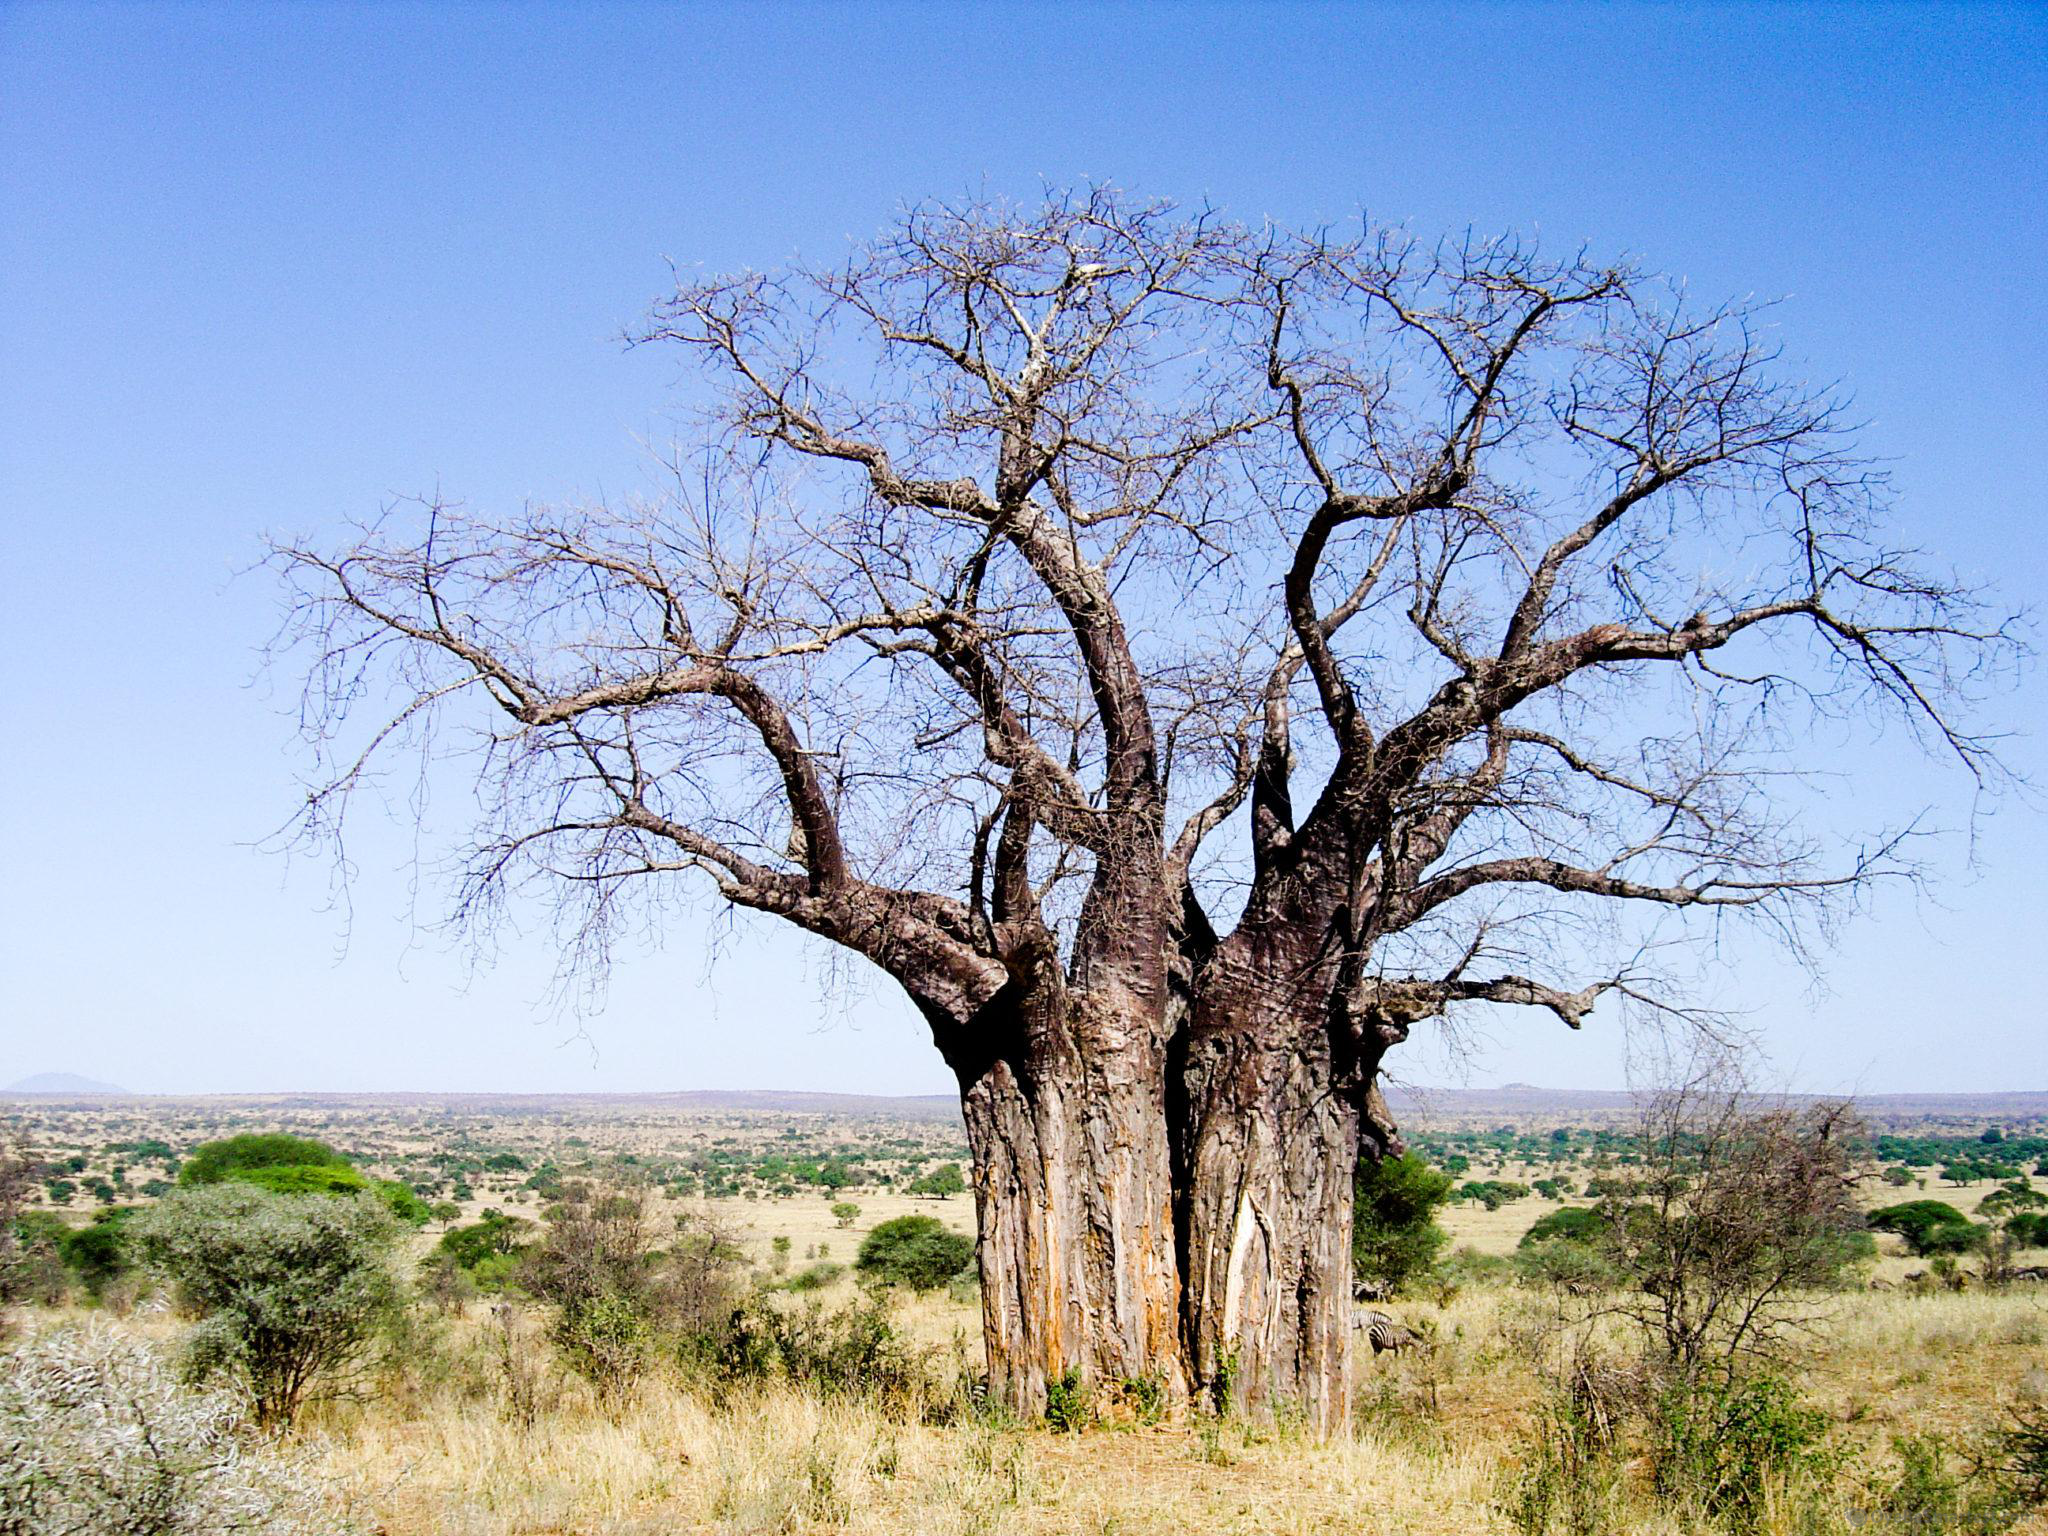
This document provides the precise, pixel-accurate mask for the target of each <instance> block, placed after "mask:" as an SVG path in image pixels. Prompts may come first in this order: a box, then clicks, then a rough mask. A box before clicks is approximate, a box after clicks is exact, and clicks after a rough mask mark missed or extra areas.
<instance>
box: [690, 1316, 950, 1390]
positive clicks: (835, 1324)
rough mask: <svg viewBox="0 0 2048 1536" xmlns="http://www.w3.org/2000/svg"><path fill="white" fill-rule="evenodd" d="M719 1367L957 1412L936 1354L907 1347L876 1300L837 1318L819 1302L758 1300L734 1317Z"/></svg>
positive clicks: (736, 1374) (741, 1375)
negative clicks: (782, 1304) (788, 1304)
mask: <svg viewBox="0 0 2048 1536" xmlns="http://www.w3.org/2000/svg"><path fill="white" fill-rule="evenodd" d="M718 1366H719V1369H720V1371H721V1373H722V1374H723V1375H725V1376H726V1377H728V1378H731V1379H759V1378H763V1377H779V1378H782V1379H786V1380H788V1381H791V1382H795V1383H797V1384H798V1385H800V1386H804V1387H807V1388H809V1389H810V1390H812V1391H815V1392H820V1393H823V1394H826V1395H834V1396H839V1395H843V1396H847V1397H857V1398H862V1399H865V1400H868V1401H872V1402H876V1403H879V1404H881V1405H883V1406H885V1407H888V1408H891V1409H894V1410H897V1411H905V1410H915V1411H916V1412H918V1413H920V1414H922V1415H923V1416H925V1417H928V1418H931V1417H945V1416H949V1415H950V1413H951V1411H952V1410H953V1409H954V1408H955V1407H956V1406H957V1394H955V1393H954V1392H951V1391H949V1390H948V1384H947V1383H946V1382H944V1381H943V1380H942V1379H941V1377H940V1375H939V1373H938V1371H937V1369H936V1368H935V1364H934V1360H933V1357H932V1356H931V1354H930V1353H929V1352H926V1351H919V1350H916V1349H914V1348H912V1347H911V1346H910V1345H909V1344H908V1343H906V1342H905V1341H904V1339H903V1338H902V1337H901V1335H899V1334H898V1333H897V1331H896V1328H895V1325H894V1324H893V1323H891V1322H890V1321H889V1314H888V1311H887V1309H886V1308H885V1307H883V1306H882V1305H881V1303H879V1302H878V1301H876V1300H874V1299H873V1298H868V1299H865V1300H862V1301H858V1302H856V1303H855V1304H854V1305H852V1306H850V1307H841V1308H837V1309H834V1310H827V1309H826V1308H825V1306H824V1305H823V1304H822V1303H820V1302H818V1301H816V1300H811V1301H809V1302H806V1303H805V1304H804V1305H803V1306H801V1307H796V1308H793V1309H790V1310H784V1309H782V1308H779V1307H777V1306H775V1305H774V1304H773V1303H772V1302H770V1301H769V1300H768V1299H767V1298H765V1297H762V1296H759V1295H757V1296H755V1297H753V1298H752V1299H751V1300H750V1301H748V1302H747V1303H746V1304H745V1305H744V1306H742V1307H741V1308H740V1309H739V1310H738V1312H737V1313H736V1315H735V1316H734V1317H733V1319H732V1323H731V1327H730V1329H729V1331H728V1333H727V1336H726V1339H725V1341H724V1343H723V1346H722V1347H721V1349H720V1351H719V1357H718Z"/></svg>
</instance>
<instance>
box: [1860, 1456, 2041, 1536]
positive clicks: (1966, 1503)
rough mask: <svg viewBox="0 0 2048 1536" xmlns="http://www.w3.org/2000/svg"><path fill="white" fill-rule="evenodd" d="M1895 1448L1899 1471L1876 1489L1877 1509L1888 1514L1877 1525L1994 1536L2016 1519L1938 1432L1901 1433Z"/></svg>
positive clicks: (1943, 1535)
mask: <svg viewBox="0 0 2048 1536" xmlns="http://www.w3.org/2000/svg"><path fill="white" fill-rule="evenodd" d="M1892 1449H1893V1450H1894V1451H1895V1452H1896V1453H1897V1455H1898V1458H1899V1475H1898V1477H1897V1478H1896V1479H1894V1480H1893V1481H1892V1482H1891V1483H1890V1484H1889V1485H1888V1486H1884V1487H1881V1488H1879V1489H1877V1490H1875V1491H1876V1494H1877V1498H1876V1501H1875V1502H1876V1507H1877V1509H1878V1510H1879V1511H1881V1512H1882V1514H1883V1516H1884V1517H1885V1518H1884V1522H1883V1524H1881V1525H1877V1527H1876V1528H1877V1529H1880V1530H1903V1531H1917V1532H1925V1533H1928V1536H1993V1533H1995V1532H1998V1531H2003V1530H2005V1529H2007V1528H2008V1527H2009V1526H2010V1525H2011V1524H2012V1523H2013V1519H2014V1516H2015V1515H2016V1514H2017V1513H2018V1512H2017V1511H2016V1510H2014V1509H2012V1508H2010V1507H2008V1501H2007V1500H2006V1499H2004V1498H2003V1497H2001V1494H2000V1490H1998V1489H1997V1488H1995V1487H1994V1486H1992V1484H1991V1482H1990V1481H1989V1480H1988V1479H1984V1478H1980V1477H1978V1476H1975V1475H1974V1469H1972V1468H1970V1467H1968V1466H1966V1465H1963V1464H1961V1463H1962V1461H1963V1458H1962V1457H1959V1456H1958V1454H1957V1453H1956V1451H1955V1450H1954V1449H1952V1448H1951V1447H1950V1446H1949V1444H1948V1443H1947V1442H1946V1441H1945V1440H1944V1439H1943V1438H1942V1437H1941V1436H1940V1435H1939V1434H1936V1433H1933V1432H1931V1431H1930V1432H1928V1433H1926V1434H1921V1435H1907V1436H1902V1437H1900V1438H1898V1439H1896V1440H1894V1441H1893V1442H1892ZM1873 1524H1875V1522H1873Z"/></svg>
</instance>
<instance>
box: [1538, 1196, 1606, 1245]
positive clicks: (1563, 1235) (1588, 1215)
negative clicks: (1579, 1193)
mask: <svg viewBox="0 0 2048 1536" xmlns="http://www.w3.org/2000/svg"><path fill="white" fill-rule="evenodd" d="M1606 1231H1607V1218H1606V1217H1605V1216H1603V1215H1602V1214H1601V1213H1600V1212H1599V1211H1597V1210H1595V1209H1594V1208H1593V1207H1592V1206H1589V1205H1566V1206H1560V1207H1559V1208H1558V1209H1556V1210H1554V1211H1552V1212H1550V1213H1549V1214H1548V1215H1547V1216H1539V1217H1538V1218H1537V1219H1536V1222H1535V1225H1533V1226H1531V1227H1530V1228H1529V1230H1528V1231H1526V1232H1524V1233H1523V1234H1522V1240H1521V1242H1520V1243H1519V1244H1517V1245H1516V1246H1518V1247H1522V1248H1534V1247H1536V1246H1537V1245H1538V1244H1541V1243H1551V1242H1567V1243H1592V1242H1597V1241H1599V1239H1600V1238H1601V1237H1602V1236H1603V1235H1604V1234H1605V1233H1606Z"/></svg>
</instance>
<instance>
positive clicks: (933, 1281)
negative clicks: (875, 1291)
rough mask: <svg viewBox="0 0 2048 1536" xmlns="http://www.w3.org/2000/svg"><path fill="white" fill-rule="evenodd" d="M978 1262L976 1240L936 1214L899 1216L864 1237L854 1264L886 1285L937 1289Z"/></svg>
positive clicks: (922, 1289)
mask: <svg viewBox="0 0 2048 1536" xmlns="http://www.w3.org/2000/svg"><path fill="white" fill-rule="evenodd" d="M973 1262H974V1244H973V1243H972V1242H971V1241H969V1240H968V1239H967V1238H964V1237H962V1236H961V1235H960V1234H959V1233H957V1232H952V1231H948V1230H947V1228H946V1226H945V1224H944V1223H943V1222H941V1221H940V1220H939V1219H938V1218H937V1217H935V1216H898V1217H897V1218H896V1219H895V1220H893V1221H885V1222H883V1223H882V1224H881V1225H880V1226H878V1227H876V1228H875V1230H874V1231H872V1232H870V1233H869V1234H868V1235H867V1236H866V1237H865V1238H864V1239H862V1241H861V1245H860V1252H859V1253H858V1254H857V1255H856V1256H855V1257H854V1261H853V1263H854V1268H856V1269H858V1270H860V1271H861V1273H862V1274H864V1275H867V1276H869V1277H870V1278H872V1279H875V1280H879V1281H881V1282H882V1283H883V1284H885V1285H907V1286H909V1287H910V1288H911V1289H912V1290H914V1291H931V1290H937V1289H938V1288H939V1287H940V1286H942V1285H944V1284H945V1283H946V1282H947V1281H948V1280H950V1279H952V1278H953V1277H954V1276H955V1275H957V1274H959V1273H960V1272H961V1271H962V1270H963V1269H965V1268H967V1266H968V1265H969V1264H971V1263H973Z"/></svg>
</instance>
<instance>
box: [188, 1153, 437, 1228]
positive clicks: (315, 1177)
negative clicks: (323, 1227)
mask: <svg viewBox="0 0 2048 1536" xmlns="http://www.w3.org/2000/svg"><path fill="white" fill-rule="evenodd" d="M221 1182H224V1183H231V1184H253V1185H255V1186H256V1188H258V1189H267V1190H269V1191H270V1192H271V1193H272V1194H273V1195H358V1194H374V1195H375V1196H376V1197H377V1198H378V1199H380V1200H382V1201H383V1202H384V1204H385V1205H386V1206H387V1207H389V1208H390V1211H391V1214H392V1215H393V1216H396V1217H397V1218H398V1219H399V1220H400V1221H402V1222H404V1223H405V1224H406V1225H407V1226H409V1227H423V1226H425V1225H426V1224H427V1220H428V1218H429V1217H430V1216H431V1215H432V1214H433V1213H432V1212H431V1211H429V1210H428V1208H427V1203H426V1202H425V1201H424V1200H422V1199H420V1197H419V1196H418V1195H416V1194H414V1193H413V1192H412V1187H411V1186H410V1185H407V1184H401V1183H400V1182H399V1181H398V1180H396V1179H372V1178H368V1177H366V1176H365V1175H363V1174H361V1173H358V1172H357V1171H356V1170H355V1169H353V1168H350V1167H347V1166H346V1165H343V1166H339V1167H337V1166H335V1165H333V1164H327V1163H279V1164H277V1165H275V1166H274V1167H265V1168H236V1169H233V1170H232V1171H230V1172H229V1173H228V1174H227V1175H226V1176H225V1177H224V1179H223V1180H221Z"/></svg>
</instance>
